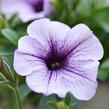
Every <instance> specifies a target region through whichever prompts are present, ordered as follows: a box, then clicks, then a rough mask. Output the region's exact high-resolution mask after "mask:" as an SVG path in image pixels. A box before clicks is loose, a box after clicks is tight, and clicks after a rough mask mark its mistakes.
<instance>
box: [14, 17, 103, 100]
mask: <svg viewBox="0 0 109 109" xmlns="http://www.w3.org/2000/svg"><path fill="white" fill-rule="evenodd" d="M27 33H28V35H27V36H24V37H22V38H21V39H20V40H19V42H18V49H17V50H16V51H15V54H14V68H15V70H16V72H17V73H18V74H19V75H21V76H26V83H27V85H28V87H29V88H30V89H31V90H32V91H34V92H37V93H43V94H44V95H50V94H57V95H58V96H59V97H64V96H65V95H66V93H67V92H71V93H72V94H73V95H74V96H75V97H76V98H78V99H80V100H89V99H91V98H92V97H93V96H94V94H95V92H96V89H97V85H98V82H97V80H96V78H97V74H98V66H99V61H98V60H100V59H101V58H102V57H103V48H102V45H101V44H100V42H99V40H98V39H97V37H96V36H95V35H94V34H93V32H92V31H91V30H90V29H89V28H88V27H87V26H86V25H85V24H78V25H76V26H75V27H73V28H70V27H69V26H67V25H65V24H63V23H60V22H57V21H50V20H49V19H46V18H44V19H40V20H37V21H34V22H32V23H31V24H30V25H29V26H28V28H27Z"/></svg>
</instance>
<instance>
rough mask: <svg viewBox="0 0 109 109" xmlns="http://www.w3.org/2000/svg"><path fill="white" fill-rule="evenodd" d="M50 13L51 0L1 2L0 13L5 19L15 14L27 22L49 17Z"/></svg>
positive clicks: (7, 0) (9, 0)
mask: <svg viewBox="0 0 109 109" xmlns="http://www.w3.org/2000/svg"><path fill="white" fill-rule="evenodd" d="M51 11H52V6H51V0H1V1H0V12H1V13H4V14H5V15H6V17H7V18H10V17H11V16H12V15H14V14H17V15H18V17H19V18H20V19H21V20H22V21H23V22H27V21H30V20H34V19H39V18H42V17H44V16H46V15H49V14H50V13H51Z"/></svg>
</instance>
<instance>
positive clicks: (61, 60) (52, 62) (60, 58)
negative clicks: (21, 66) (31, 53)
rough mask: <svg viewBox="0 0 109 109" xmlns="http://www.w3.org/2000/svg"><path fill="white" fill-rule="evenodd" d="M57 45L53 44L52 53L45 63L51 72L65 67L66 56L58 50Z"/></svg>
mask: <svg viewBox="0 0 109 109" xmlns="http://www.w3.org/2000/svg"><path fill="white" fill-rule="evenodd" d="M57 49H58V48H57V44H55V43H54V44H52V47H51V51H50V53H49V54H48V55H47V57H46V59H45V63H46V65H47V68H48V69H49V70H58V69H61V68H62V67H63V66H64V65H65V57H66V56H65V54H64V53H63V52H62V51H58V50H57Z"/></svg>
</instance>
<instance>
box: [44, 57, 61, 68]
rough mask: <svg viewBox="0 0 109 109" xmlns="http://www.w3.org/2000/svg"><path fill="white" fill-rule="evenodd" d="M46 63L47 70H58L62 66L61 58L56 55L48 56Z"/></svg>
mask: <svg viewBox="0 0 109 109" xmlns="http://www.w3.org/2000/svg"><path fill="white" fill-rule="evenodd" d="M46 65H47V68H48V69H49V70H58V69H60V68H62V67H63V60H62V59H59V57H57V56H56V55H53V56H49V57H48V58H47V60H46Z"/></svg>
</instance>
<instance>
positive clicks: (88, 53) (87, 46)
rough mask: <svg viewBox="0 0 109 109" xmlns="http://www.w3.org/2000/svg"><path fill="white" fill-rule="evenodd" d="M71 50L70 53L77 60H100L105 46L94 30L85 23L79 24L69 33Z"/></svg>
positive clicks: (68, 39)
mask: <svg viewBox="0 0 109 109" xmlns="http://www.w3.org/2000/svg"><path fill="white" fill-rule="evenodd" d="M66 41H68V43H70V48H72V49H71V51H70V52H69V55H70V56H71V57H72V58H74V59H75V60H88V59H92V60H100V59H101V58H102V57H103V47H102V45H101V44H100V41H99V40H98V39H97V38H96V36H95V35H94V34H93V33H92V31H91V30H90V29H89V28H88V27H87V26H86V25H84V24H79V25H77V26H75V27H74V28H72V29H71V31H70V32H69V33H68V34H67V39H66Z"/></svg>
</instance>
